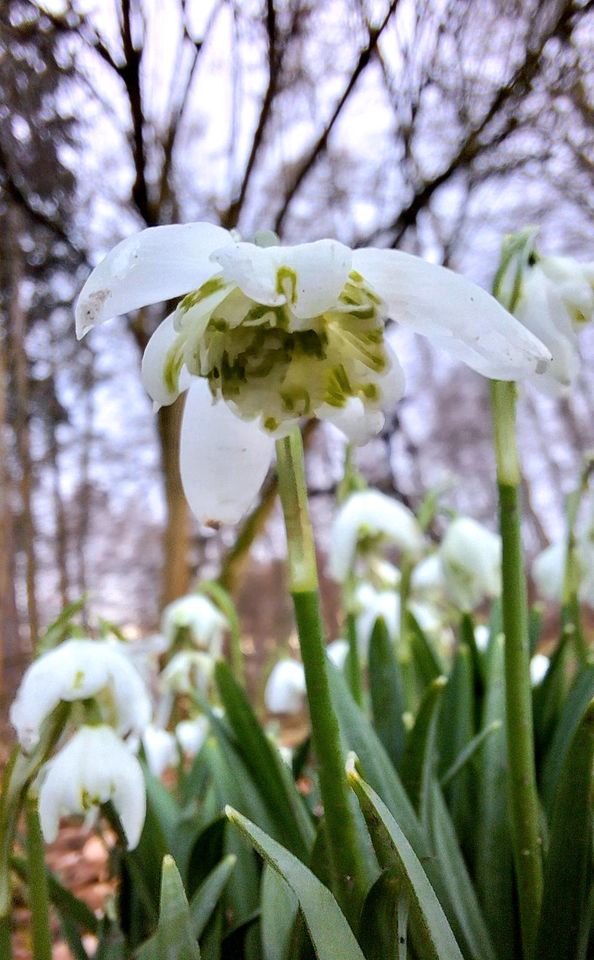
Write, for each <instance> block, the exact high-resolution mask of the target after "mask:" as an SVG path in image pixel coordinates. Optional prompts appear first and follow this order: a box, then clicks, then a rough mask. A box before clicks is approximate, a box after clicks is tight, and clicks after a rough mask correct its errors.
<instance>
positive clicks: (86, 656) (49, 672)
mask: <svg viewBox="0 0 594 960" xmlns="http://www.w3.org/2000/svg"><path fill="white" fill-rule="evenodd" d="M91 697H93V698H95V699H97V700H98V702H99V705H100V707H101V711H102V715H103V719H104V720H106V721H107V722H109V723H110V724H112V725H113V726H114V727H115V728H116V729H117V730H118V732H119V733H120V734H121V735H122V736H125V735H126V734H127V733H142V731H143V730H144V728H145V727H146V725H147V724H148V722H149V720H150V717H151V704H150V700H149V696H148V693H147V690H146V687H145V684H144V682H143V680H142V677H141V676H140V674H139V673H138V671H137V670H136V668H135V667H134V666H133V665H132V663H131V662H130V660H129V658H128V656H127V654H126V653H125V652H124V650H123V644H120V643H114V642H111V641H96V640H66V641H65V642H64V643H61V644H60V645H59V646H57V647H54V648H53V649H52V650H49V651H48V652H47V653H44V654H43V655H42V656H40V657H39V658H38V659H37V660H34V661H33V663H32V664H31V665H30V666H29V667H28V668H27V670H26V672H25V675H24V677H23V679H22V681H21V685H20V687H19V689H18V692H17V695H16V699H15V700H14V703H13V704H12V706H11V708H10V721H11V723H12V725H13V727H14V728H15V730H16V732H17V737H18V739H19V743H20V744H21V747H22V748H23V750H26V751H29V750H32V749H33V748H34V747H35V746H36V744H37V743H38V741H39V733H40V728H41V725H42V723H43V721H44V720H45V718H46V717H47V716H49V714H50V713H51V712H52V710H54V709H55V707H57V706H58V704H59V703H60V701H62V700H65V701H68V702H71V701H74V700H88V699H89V698H91Z"/></svg>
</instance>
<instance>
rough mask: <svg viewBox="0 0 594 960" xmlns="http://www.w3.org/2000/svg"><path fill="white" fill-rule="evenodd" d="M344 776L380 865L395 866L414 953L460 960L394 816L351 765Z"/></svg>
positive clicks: (430, 959) (439, 959)
mask: <svg viewBox="0 0 594 960" xmlns="http://www.w3.org/2000/svg"><path fill="white" fill-rule="evenodd" d="M348 777H349V781H350V783H351V786H352V787H353V790H354V791H355V793H356V795H357V799H358V800H359V803H360V805H361V810H362V812H363V816H364V817H365V822H366V823H367V826H368V829H369V832H370V834H371V839H372V840H373V845H374V847H375V851H376V854H377V858H378V860H379V862H380V864H381V865H382V866H383V867H386V868H389V867H392V868H395V869H396V870H397V872H398V875H399V877H400V878H401V880H402V883H403V893H404V894H405V895H406V896H407V898H408V902H409V929H410V933H411V940H412V943H413V947H414V949H415V951H416V953H417V954H419V955H420V956H421V957H422V958H423V960H463V957H462V953H461V952H460V948H459V947H458V944H457V943H456V939H455V937H454V934H453V933H452V929H451V927H450V925H449V923H448V921H447V918H446V915H445V913H444V912H443V910H442V908H441V905H440V903H439V900H438V899H437V896H436V894H435V891H434V889H433V887H432V886H431V884H430V882H429V880H428V878H427V874H426V873H425V871H424V870H423V867H422V866H421V863H420V861H419V859H418V858H417V856H416V854H415V852H414V850H413V849H412V847H411V845H410V843H409V842H408V840H407V839H406V837H405V836H404V833H403V832H402V830H401V829H400V827H399V826H398V824H397V823H396V821H395V819H394V817H393V816H392V814H391V813H390V811H389V810H388V808H387V807H386V805H385V804H384V803H383V801H382V800H381V799H380V797H378V795H377V794H376V793H375V792H374V791H373V790H372V789H371V787H370V786H369V785H368V784H367V783H365V781H364V780H362V779H361V777H360V775H359V774H358V773H357V771H356V770H355V769H354V767H353V766H350V767H349V771H348Z"/></svg>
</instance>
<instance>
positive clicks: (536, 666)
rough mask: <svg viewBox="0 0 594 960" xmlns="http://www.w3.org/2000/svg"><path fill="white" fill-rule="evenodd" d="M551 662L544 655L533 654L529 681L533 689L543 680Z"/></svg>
mask: <svg viewBox="0 0 594 960" xmlns="http://www.w3.org/2000/svg"><path fill="white" fill-rule="evenodd" d="M550 664H551V661H550V660H549V658H548V657H545V655H544V653H535V654H534V656H533V657H532V660H531V661H530V681H531V683H532V686H533V687H537V686H538V684H539V683H542V681H543V680H544V678H545V676H546V673H547V670H548V669H549V666H550Z"/></svg>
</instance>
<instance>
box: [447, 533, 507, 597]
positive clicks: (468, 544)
mask: <svg viewBox="0 0 594 960" xmlns="http://www.w3.org/2000/svg"><path fill="white" fill-rule="evenodd" d="M438 552H439V558H440V561H441V566H442V570H443V575H444V580H445V587H446V592H447V594H448V596H449V599H450V600H451V602H452V603H453V604H454V606H456V607H458V609H459V610H473V609H474V608H475V607H478V605H479V604H480V603H481V602H482V601H483V600H484V599H485V598H486V597H497V596H499V594H500V593H501V538H500V537H499V536H498V535H497V534H495V533H492V532H491V531H490V530H487V528H486V527H483V526H482V524H480V523H477V521H476V520H472V519H471V518H470V517H457V518H456V519H455V520H452V522H451V523H450V525H449V527H448V529H447V532H446V535H445V537H444V538H443V540H442V542H441V545H440V547H439V551H438Z"/></svg>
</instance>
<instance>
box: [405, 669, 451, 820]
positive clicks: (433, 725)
mask: <svg viewBox="0 0 594 960" xmlns="http://www.w3.org/2000/svg"><path fill="white" fill-rule="evenodd" d="M446 684H447V680H446V678H445V677H437V678H436V679H435V680H432V681H431V683H430V684H429V686H428V687H426V689H425V693H424V695H423V699H422V700H421V704H420V706H419V711H418V713H417V716H416V720H415V724H414V726H413V728H412V730H411V731H410V733H409V735H408V739H407V741H406V749H405V751H404V757H403V759H402V767H401V771H400V773H401V776H402V782H403V783H404V786H405V787H406V789H407V791H408V795H409V797H410V799H411V801H412V803H413V806H414V808H415V810H416V811H417V814H418V815H419V817H420V820H421V823H423V824H425V823H426V822H427V817H428V808H429V797H430V789H431V779H432V776H433V770H434V767H435V740H436V730H437V718H438V716H439V708H440V706H441V700H442V695H443V692H444V690H445V687H446Z"/></svg>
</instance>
